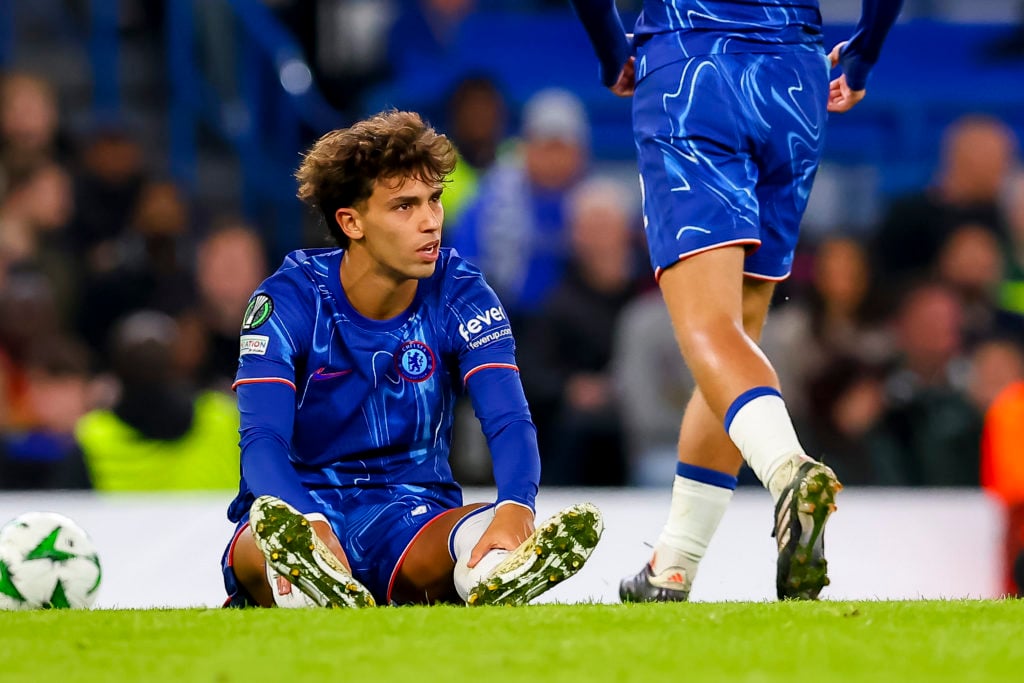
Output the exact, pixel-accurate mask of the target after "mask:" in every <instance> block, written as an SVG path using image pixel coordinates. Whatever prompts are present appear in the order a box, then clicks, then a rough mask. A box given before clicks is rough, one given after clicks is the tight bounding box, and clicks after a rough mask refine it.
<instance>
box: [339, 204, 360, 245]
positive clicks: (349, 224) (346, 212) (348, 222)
mask: <svg viewBox="0 0 1024 683" xmlns="http://www.w3.org/2000/svg"><path fill="white" fill-rule="evenodd" d="M334 220H336V221H337V222H338V227H339V228H341V231H342V232H343V233H345V236H346V237H348V238H349V239H350V240H358V239H362V237H363V226H362V222H361V221H360V220H359V212H358V211H356V210H355V209H353V208H351V207H344V208H341V209H338V210H337V211H335V212H334Z"/></svg>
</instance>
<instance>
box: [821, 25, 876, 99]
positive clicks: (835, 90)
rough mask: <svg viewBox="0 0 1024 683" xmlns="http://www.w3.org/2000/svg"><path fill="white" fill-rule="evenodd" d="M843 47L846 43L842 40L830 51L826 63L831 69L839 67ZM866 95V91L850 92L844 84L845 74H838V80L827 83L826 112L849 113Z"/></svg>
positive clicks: (848, 87)
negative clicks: (828, 63) (827, 62)
mask: <svg viewBox="0 0 1024 683" xmlns="http://www.w3.org/2000/svg"><path fill="white" fill-rule="evenodd" d="M845 45H846V41H845V40H844V41H843V42H841V43H838V44H836V46H835V47H834V48H832V51H831V52H829V53H828V61H829V62H831V64H832V68H833V69H834V68H836V67H837V66H839V56H840V53H841V52H842V51H843V46H845ZM867 94H868V91H867V90H851V89H850V86H849V85H847V83H846V74H840V75H839V77H838V78H835V79H833V81H832V82H831V83H829V86H828V110H829V111H830V112H835V113H837V114H841V113H843V112H846V111H850V110H851V109H853V107H854V105H856V104H857V103H858V102H860V101H861V100H863V99H864V96H865V95H867Z"/></svg>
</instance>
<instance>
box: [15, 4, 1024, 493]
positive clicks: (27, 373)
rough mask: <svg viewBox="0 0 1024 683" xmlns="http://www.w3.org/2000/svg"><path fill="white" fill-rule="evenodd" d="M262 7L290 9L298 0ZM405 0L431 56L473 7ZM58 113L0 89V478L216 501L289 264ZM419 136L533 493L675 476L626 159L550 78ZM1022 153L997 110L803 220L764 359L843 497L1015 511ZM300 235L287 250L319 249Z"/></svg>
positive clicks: (234, 457) (125, 150)
mask: <svg viewBox="0 0 1024 683" xmlns="http://www.w3.org/2000/svg"><path fill="white" fill-rule="evenodd" d="M268 4H271V5H273V6H276V9H277V10H278V11H279V12H280V13H281V14H282V16H283V17H285V18H288V16H289V15H288V12H289V11H296V12H297V11H298V10H299V6H300V5H301V3H287V2H279V3H268ZM348 4H350V5H353V6H354V5H357V4H358V3H348ZM401 4H402V3H397V4H396V6H397V5H401ZM413 4H414V5H415V7H416V8H417V12H414V13H412V14H409V15H408V16H406V15H403V17H404V18H403V19H402V20H403V21H422V22H426V23H425V24H424V25H425V26H428V27H429V28H430V32H429V33H427V34H422V35H421V37H423V36H424V35H425V36H426V37H431V36H432V38H433V39H434V40H435V42H436V41H440V40H442V39H443V37H444V35H446V34H445V29H444V26H445V24H444V23H443V22H442V21H441V19H443V18H444V17H449V18H450V19H451V20H453V21H454V20H457V18H458V17H459V16H462V13H465V12H466V11H469V10H470V9H471V7H472V5H473V4H474V3H472V2H469V1H468V0H461V1H460V0H447V1H443V0H429V1H425V2H422V3H413ZM293 19H294V17H293ZM296 21H298V20H297V19H296ZM424 39H426V38H424ZM405 47H406V48H407V49H412V48H413V47H415V45H412V44H410V45H406V46H405ZM59 101H60V100H59V97H58V93H56V92H55V91H54V89H53V87H52V86H51V84H50V83H48V82H47V81H46V80H44V79H41V78H39V77H38V76H36V75H32V74H30V73H24V72H8V73H6V74H3V78H2V82H0V489H30V488H90V487H91V488H96V489H99V490H156V489H165V490H166V489H230V488H232V487H234V486H235V485H236V484H237V477H238V448H237V440H238V435H237V427H238V419H237V415H236V413H235V407H234V399H233V396H232V393H231V391H230V385H231V382H232V379H233V376H234V372H235V366H236V363H237V355H238V341H237V338H238V328H239V323H240V320H241V317H242V313H243V311H244V308H245V305H246V303H247V300H248V298H249V295H250V294H251V292H252V291H253V290H254V289H255V288H256V287H257V286H258V284H259V283H260V281H261V280H262V278H264V277H265V276H266V275H267V274H269V272H270V270H271V269H272V268H273V267H275V266H276V263H275V261H276V260H277V259H279V258H280V256H281V254H272V253H270V252H269V250H268V248H267V245H266V243H265V240H264V236H263V235H261V234H260V232H259V231H258V230H256V229H255V228H253V227H252V226H250V225H248V224H247V223H246V222H245V220H243V219H242V218H240V217H239V216H238V215H236V214H233V213H223V214H219V213H216V212H211V211H209V210H208V208H205V207H203V208H201V207H198V206H195V205H194V203H193V201H192V200H191V198H190V197H189V196H187V195H186V194H185V193H184V192H183V191H181V189H180V188H179V187H177V186H176V185H175V183H174V182H172V181H171V180H170V179H168V178H167V177H164V176H163V175H161V173H160V172H159V168H160V160H159V159H152V158H147V155H146V153H145V152H144V145H142V144H141V141H140V140H139V139H138V134H137V133H136V132H135V130H133V129H132V127H131V126H129V125H127V124H124V123H120V122H118V121H116V120H104V121H101V122H97V123H95V124H93V125H92V126H90V127H87V128H85V129H83V130H80V131H78V132H77V133H76V134H75V135H70V134H69V130H68V126H66V125H64V123H65V122H64V120H63V112H62V109H61V107H60V106H59ZM434 123H435V125H436V126H437V127H438V128H440V129H441V130H443V131H444V132H446V133H447V134H448V135H449V136H450V137H451V138H452V139H453V140H454V142H455V144H456V146H457V148H458V151H459V154H460V163H459V167H458V168H457V170H456V173H455V175H454V176H453V178H452V180H451V182H450V184H449V186H448V188H447V189H446V191H445V196H444V203H445V207H446V213H447V216H446V228H445V230H446V232H445V241H446V244H447V245H448V246H452V247H455V248H456V249H458V250H459V252H460V253H461V254H463V255H464V256H466V257H467V258H469V259H470V260H472V261H473V262H475V263H476V264H477V265H479V266H480V268H481V269H482V270H483V271H484V273H485V275H486V276H487V278H488V280H489V282H490V283H491V284H492V286H493V287H494V288H495V289H496V290H497V292H498V294H499V296H500V297H501V298H502V301H503V302H504V304H505V307H506V309H507V311H508V314H509V316H510V319H511V320H512V322H513V329H514V332H515V335H516V339H517V344H518V354H519V363H520V367H521V374H522V379H523V383H524V386H525V388H526V391H527V395H528V398H529V400H530V404H531V407H532V412H533V415H534V418H535V420H536V422H537V427H538V434H539V439H540V442H541V452H542V456H543V458H544V462H543V483H544V484H548V485H598V486H620V485H634V486H663V485H665V484H666V483H667V482H669V481H671V478H672V475H673V472H674V463H675V461H676V436H677V433H678V429H679V419H680V416H681V414H682V411H683V408H684V406H685V404H686V401H687V399H688V397H689V394H690V392H691V390H692V388H693V381H692V379H691V377H690V376H689V373H688V371H687V369H686V367H685V366H684V364H683V363H682V359H681V357H680V355H679V353H678V350H677V346H676V343H675V340H674V339H673V335H672V328H671V325H670V323H669V320H668V317H667V314H666V311H665V307H664V304H663V302H662V301H661V297H660V294H659V292H658V289H657V286H656V283H655V282H654V280H653V277H652V276H651V271H650V267H649V265H648V263H647V260H646V250H645V246H644V243H643V230H642V217H641V198H640V192H639V187H638V186H637V182H636V179H635V168H631V167H628V166H627V167H622V165H621V164H620V165H611V164H607V163H603V160H601V159H596V158H594V156H593V155H592V153H591V140H592V136H591V129H590V123H589V120H588V115H587V111H586V110H585V108H584V106H583V104H582V103H581V102H580V100H579V99H578V98H577V97H576V95H574V94H573V93H572V92H569V91H566V90H559V89H548V90H542V91H539V92H537V93H536V94H534V95H533V97H531V98H530V99H529V101H527V102H526V103H525V105H524V106H522V107H521V108H520V107H516V106H513V105H512V104H511V103H510V102H509V101H508V100H506V98H505V96H504V94H503V92H502V89H501V87H500V86H499V84H497V83H495V82H494V81H493V80H491V79H490V78H489V77H488V76H487V75H484V74H476V75H469V76H467V77H466V78H464V79H463V80H462V81H461V82H460V83H459V84H458V86H457V87H456V88H455V89H454V90H453V91H452V92H451V93H449V95H448V97H447V99H446V101H445V105H444V108H443V112H441V113H440V114H439V115H438V116H437V118H435V120H434ZM1018 155H1019V141H1018V140H1017V139H1016V137H1015V136H1014V134H1013V132H1012V131H1011V129H1010V128H1009V127H1008V126H1006V125H1005V124H1004V123H1003V122H1001V121H1000V120H998V119H996V118H993V117H991V116H988V115H983V114H976V115H968V116H965V117H963V118H961V119H959V120H957V121H956V122H955V123H954V124H953V125H951V126H950V127H949V128H948V130H947V131H946V133H945V138H944V140H943V143H942V149H941V155H940V161H939V163H938V165H937V167H936V168H935V172H934V176H933V181H932V182H931V183H930V184H929V185H928V186H927V187H923V188H920V190H919V191H917V192H915V193H914V194H912V195H909V196H903V197H897V198H893V199H891V200H890V201H888V202H887V207H886V209H885V211H884V214H883V216H882V218H881V220H880V221H879V222H878V225H877V226H875V227H874V228H873V229H871V230H868V231H865V230H863V229H861V228H858V229H857V230H847V229H846V228H847V226H844V225H828V226H813V227H814V229H813V230H808V231H807V234H808V235H811V236H813V241H812V240H807V241H805V242H804V243H802V244H801V246H800V250H799V252H798V254H797V258H796V259H795V266H794V271H793V275H792V277H791V278H790V279H789V280H788V281H786V282H784V283H782V284H781V285H780V286H779V288H778V292H777V296H776V301H775V304H774V307H773V311H772V314H771V315H770V317H769V321H768V324H767V327H766V329H765V332H764V338H763V347H764V349H765V351H766V352H767V354H768V355H769V357H770V358H771V359H772V360H773V362H774V364H775V367H776V369H777V371H778V373H779V378H780V381H781V384H782V388H783V391H784V393H785V395H786V397H787V401H788V403H789V405H790V407H791V410H792V412H793V415H794V417H795V419H796V420H797V421H798V427H799V430H800V434H801V436H802V439H803V441H804V444H805V446H807V448H808V449H809V451H810V452H811V453H813V454H814V455H815V456H816V457H821V458H823V459H824V461H825V462H826V463H828V464H830V465H831V466H832V467H834V468H835V470H836V472H837V473H838V475H839V477H840V478H841V479H842V480H843V482H844V483H845V484H847V485H849V486H860V485H885V486H978V485H980V484H983V483H984V484H985V485H986V486H988V487H989V488H991V489H993V490H995V491H996V492H997V493H999V495H1001V496H1004V497H1006V498H1007V499H1012V498H1013V497H1015V496H1017V497H1019V498H1020V499H1021V500H1024V481H1022V480H1024V472H1022V469H1024V465H1021V464H1020V461H1021V460H1022V459H1021V458H1020V457H1019V450H1014V449H1019V448H1020V445H1019V444H1021V443H1024V439H1021V438H1017V437H1018V436H1021V434H1019V432H1024V426H1022V425H1024V419H1019V418H1022V417H1024V388H1022V387H1024V384H1021V383H1024V173H1022V172H1021V170H1020V168H1019V165H1018V162H1019V156H1018ZM311 234H312V235H313V236H312V237H311V238H309V239H308V240H307V242H306V243H305V244H295V245H293V246H294V247H295V248H299V247H301V246H307V247H309V246H323V245H324V244H325V242H324V241H321V240H325V238H326V231H324V230H323V229H322V226H321V229H320V230H319V231H315V232H313V233H311ZM459 415H460V419H459V420H458V423H457V426H456V429H457V433H456V439H455V453H454V454H453V461H454V466H455V469H456V470H457V472H458V474H459V476H460V479H461V480H462V481H464V482H465V483H467V484H474V483H479V484H484V483H487V482H488V480H489V476H490V475H489V462H488V458H487V455H486V450H485V444H483V442H482V437H481V436H480V433H479V429H478V428H477V426H476V425H475V423H474V421H473V419H472V414H471V410H469V409H468V408H467V407H466V406H462V407H461V408H460V410H459ZM983 434H984V438H983ZM1005 444H1009V445H1005ZM1011 450H1012V451H1014V455H1012V457H1011V456H1008V455H1006V453H1007V451H1011ZM1012 458H1016V461H1012ZM1014 462H1016V464H1014ZM742 479H743V480H744V481H746V482H748V483H749V482H751V481H752V477H751V475H750V474H749V473H744V475H743V477H742Z"/></svg>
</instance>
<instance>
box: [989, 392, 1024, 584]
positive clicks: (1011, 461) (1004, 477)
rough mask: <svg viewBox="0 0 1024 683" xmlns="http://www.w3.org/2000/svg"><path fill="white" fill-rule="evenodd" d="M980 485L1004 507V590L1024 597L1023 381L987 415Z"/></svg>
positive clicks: (998, 397) (1002, 395)
mask: <svg viewBox="0 0 1024 683" xmlns="http://www.w3.org/2000/svg"><path fill="white" fill-rule="evenodd" d="M981 485H982V486H983V487H984V488H985V490H986V491H988V492H989V493H991V494H992V495H993V496H995V497H996V498H997V499H998V500H999V501H1000V502H1001V503H1002V505H1003V506H1004V508H1005V515H1006V532H1005V534H1006V535H1005V555H1004V569H1005V571H1004V588H1005V590H1006V592H1007V593H1008V594H1009V595H1021V594H1024V381H1016V382H1013V383H1012V384H1010V385H1009V386H1007V387H1005V388H1004V389H1003V391H1001V392H1000V393H999V395H998V396H997V397H996V399H995V400H994V401H993V402H992V405H991V406H990V407H989V409H988V412H986V414H985V427H984V433H983V438H982V442H981Z"/></svg>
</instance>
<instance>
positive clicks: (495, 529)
mask: <svg viewBox="0 0 1024 683" xmlns="http://www.w3.org/2000/svg"><path fill="white" fill-rule="evenodd" d="M532 533H533V511H531V510H530V509H529V508H526V507H523V506H522V505H516V504H514V503H513V504H509V505H502V506H501V507H500V508H498V509H497V510H496V511H495V513H494V519H492V520H491V523H490V525H489V526H488V527H487V530H486V531H484V534H483V536H481V537H480V540H479V541H478V542H477V544H476V546H475V547H474V548H473V552H472V553H470V555H469V563H468V564H469V567H470V568H473V567H475V566H476V563H477V562H479V561H480V560H481V559H482V558H483V556H484V555H486V554H487V553H489V552H490V551H492V550H494V549H495V548H500V549H501V550H515V549H516V548H518V547H519V546H520V545H521V544H522V542H523V541H525V540H526V539H527V538H529V536H530V534H532Z"/></svg>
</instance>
